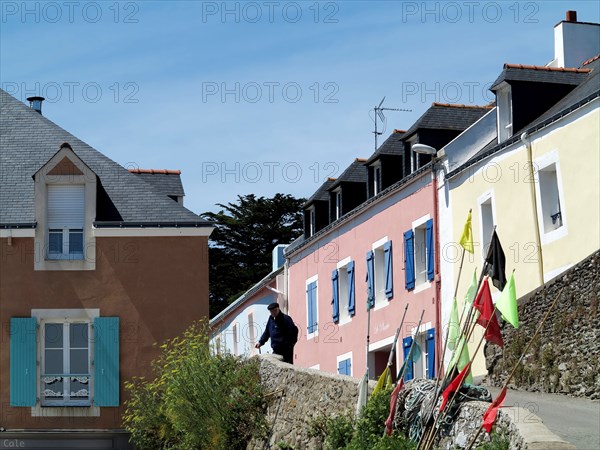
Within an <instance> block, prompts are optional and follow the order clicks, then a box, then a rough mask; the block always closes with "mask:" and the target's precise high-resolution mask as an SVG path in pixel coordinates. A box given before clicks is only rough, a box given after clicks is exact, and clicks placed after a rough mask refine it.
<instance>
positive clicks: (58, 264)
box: [34, 258, 96, 270]
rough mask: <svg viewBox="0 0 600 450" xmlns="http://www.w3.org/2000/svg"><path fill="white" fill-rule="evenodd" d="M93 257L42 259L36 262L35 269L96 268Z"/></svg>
mask: <svg viewBox="0 0 600 450" xmlns="http://www.w3.org/2000/svg"><path fill="white" fill-rule="evenodd" d="M95 269H96V261H95V260H93V259H83V258H82V259H42V260H40V261H36V262H35V263H34V270H95Z"/></svg>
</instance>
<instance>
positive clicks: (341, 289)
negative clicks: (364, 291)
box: [337, 256, 356, 327]
mask: <svg viewBox="0 0 600 450" xmlns="http://www.w3.org/2000/svg"><path fill="white" fill-rule="evenodd" d="M351 262H352V258H351V257H350V256H348V257H347V258H344V259H342V260H341V261H339V262H338V263H337V270H338V299H339V306H340V320H339V321H338V326H340V327H341V326H342V325H346V324H347V323H350V322H352V316H351V315H350V312H349V311H348V294H349V292H348V290H349V289H350V286H349V285H348V264H350V263H351ZM354 267H355V268H354V270H355V272H354V282H355V283H356V265H355V266H354ZM342 280H344V283H342ZM355 295H356V294H355ZM355 298H356V297H355ZM354 307H355V308H356V305H354Z"/></svg>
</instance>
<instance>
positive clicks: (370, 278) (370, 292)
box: [367, 251, 375, 308]
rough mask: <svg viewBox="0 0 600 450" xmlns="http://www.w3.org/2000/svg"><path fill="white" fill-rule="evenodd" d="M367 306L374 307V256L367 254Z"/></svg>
mask: <svg viewBox="0 0 600 450" xmlns="http://www.w3.org/2000/svg"><path fill="white" fill-rule="evenodd" d="M367 304H368V307H369V308H372V307H373V306H375V255H374V254H373V252H372V251H369V252H367Z"/></svg>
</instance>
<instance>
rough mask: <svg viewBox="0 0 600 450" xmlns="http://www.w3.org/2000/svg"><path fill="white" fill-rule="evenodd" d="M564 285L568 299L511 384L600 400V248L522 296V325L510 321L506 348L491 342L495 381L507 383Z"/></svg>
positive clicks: (551, 318)
mask: <svg viewBox="0 0 600 450" xmlns="http://www.w3.org/2000/svg"><path fill="white" fill-rule="evenodd" d="M517 283H518V279H517ZM563 287H564V290H563V292H562V294H561V297H562V298H561V299H560V300H559V301H558V303H557V305H556V307H555V308H554V310H553V311H552V312H551V313H550V315H549V317H548V319H547V321H546V322H545V324H544V327H543V329H542V331H541V334H540V337H539V338H538V339H536V341H535V342H534V343H533V345H532V347H531V349H530V350H529V351H528V354H527V356H526V358H525V360H524V363H521V366H520V367H519V368H518V370H517V372H516V374H515V377H514V378H513V380H512V383H511V384H510V387H513V388H517V389H524V390H529V391H542V392H550V393H561V394H569V395H572V396H576V397H588V398H590V399H598V398H600V364H599V363H600V339H599V338H600V336H599V333H600V331H599V330H600V314H599V308H598V306H599V305H598V300H599V298H600V252H596V253H594V254H592V255H591V256H590V257H588V258H587V259H585V260H584V261H582V262H581V263H579V264H577V265H576V266H574V267H573V268H571V269H569V270H568V271H567V272H565V273H564V274H562V275H560V276H559V277H557V278H555V279H554V280H552V281H550V282H549V283H547V284H546V285H544V286H543V287H542V288H540V289H538V290H536V291H534V292H532V293H530V294H528V295H527V296H525V297H523V298H521V299H519V319H520V322H521V323H520V327H519V328H518V329H514V328H513V327H512V326H511V325H510V324H504V326H503V328H502V337H503V339H504V348H503V349H500V348H498V347H497V346H495V345H490V346H486V349H485V352H486V362H487V367H488V372H489V375H488V377H487V381H488V382H489V383H490V384H492V385H495V386H501V385H502V383H503V382H504V380H506V378H507V377H508V374H509V371H510V370H512V367H513V366H514V364H515V362H516V361H517V359H518V357H519V356H520V355H521V354H522V352H523V350H524V348H525V346H526V345H527V343H528V342H529V341H530V339H531V337H532V336H533V334H534V333H535V329H536V328H537V325H538V324H539V323H540V321H541V320H542V317H543V316H544V314H545V313H546V311H547V310H548V308H549V307H550V305H551V304H552V301H553V300H554V298H555V297H556V295H557V294H558V293H559V292H560V290H561V289H562V288H563ZM518 288H519V287H518V284H517V290H518Z"/></svg>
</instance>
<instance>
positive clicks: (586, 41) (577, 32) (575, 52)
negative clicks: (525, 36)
mask: <svg viewBox="0 0 600 450" xmlns="http://www.w3.org/2000/svg"><path fill="white" fill-rule="evenodd" d="M599 53H600V24H598V23H588V22H578V21H577V11H567V14H566V20H563V21H561V22H559V23H558V24H556V26H555V27H554V60H552V62H550V63H549V64H548V66H549V67H571V68H578V67H581V65H582V64H583V62H584V61H585V60H587V59H590V58H593V57H594V56H596V55H597V54H599Z"/></svg>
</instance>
